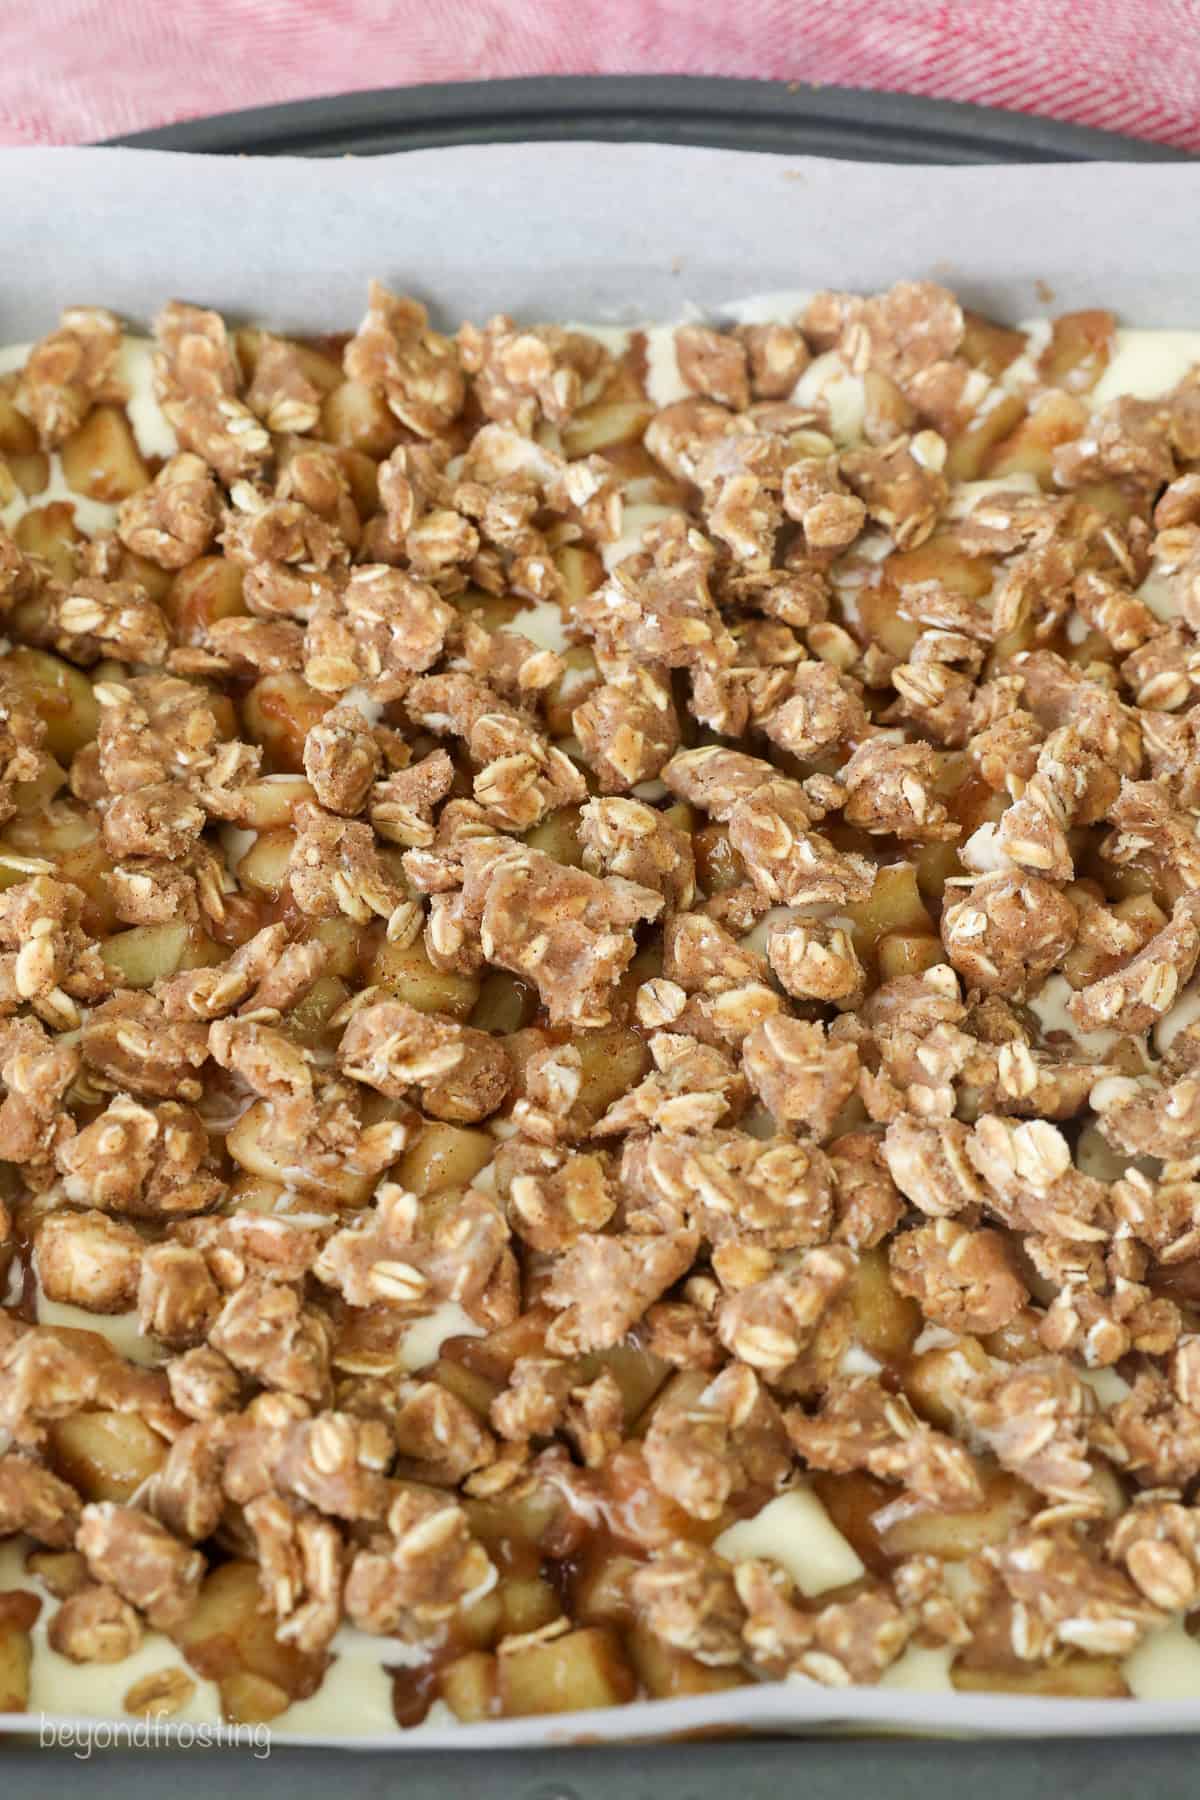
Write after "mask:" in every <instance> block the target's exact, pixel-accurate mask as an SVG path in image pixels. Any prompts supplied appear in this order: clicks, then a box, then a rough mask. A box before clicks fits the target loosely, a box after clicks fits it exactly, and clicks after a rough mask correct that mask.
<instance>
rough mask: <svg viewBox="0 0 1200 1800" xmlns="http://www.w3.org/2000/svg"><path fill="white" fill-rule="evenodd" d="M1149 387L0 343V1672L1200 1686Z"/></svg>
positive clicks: (1163, 663)
mask: <svg viewBox="0 0 1200 1800" xmlns="http://www.w3.org/2000/svg"><path fill="white" fill-rule="evenodd" d="M1197 364H1200V337H1192V336H1191V335H1189V334H1180V333H1175V334H1171V333H1161V334H1160V333H1152V332H1135V331H1125V330H1121V329H1118V327H1117V325H1116V322H1115V321H1114V319H1113V318H1112V316H1111V315H1110V314H1108V313H1106V312H1103V311H1092V312H1082V313H1074V314H1070V315H1066V316H1063V317H1059V318H1056V319H1053V320H1045V321H1041V322H1038V323H1036V324H1034V325H1031V326H1026V327H1023V328H1021V329H1016V328H1009V327H1006V326H1002V325H999V324H995V323H993V322H991V321H989V320H987V319H985V318H983V317H980V316H979V315H977V314H975V313H972V312H971V311H969V310H964V308H963V307H962V306H961V305H960V304H959V302H958V300H957V299H956V298H955V296H954V295H953V294H952V293H950V292H949V291H947V290H946V289H945V288H943V287H940V286H937V285H935V284H933V283H930V282H904V283H901V284H899V285H897V286H896V287H893V288H892V289H891V290H890V291H889V292H887V293H884V294H881V295H878V296H875V297H871V298H860V297H857V296H854V295H850V294H845V293H819V294H814V295H808V296H801V295H794V296H790V297H781V296H775V297H773V299H772V300H771V301H769V302H764V303H762V304H753V305H747V306H743V307H741V308H738V309H732V310H731V312H730V313H729V314H728V315H727V316H726V317H725V318H724V319H722V320H719V321H718V322H717V323H715V324H706V323H699V322H693V323H687V324H683V325H679V326H654V327H646V328H630V329H628V330H626V329H623V328H622V329H618V328H615V327H609V328H600V327H596V328H585V327H582V326H571V325H565V326H554V325H538V326H534V327H531V328H523V327H520V326H518V325H516V324H514V323H513V321H512V320H510V319H509V318H507V317H505V316H503V315H497V316H496V317H494V318H491V319H490V320H488V322H487V323H486V324H485V325H483V326H481V327H479V326H475V325H464V326H462V327H461V329H460V330H459V331H458V332H457V334H455V335H453V336H451V335H446V334H443V333H442V332H440V331H437V330H434V329H433V328H432V327H431V325H430V322H429V319H428V317H427V315H426V312H425V310H424V308H423V307H422V306H421V305H419V304H418V303H417V302H415V301H413V300H411V299H407V298H403V297H401V296H399V295H397V294H394V293H392V292H391V291H389V290H388V289H387V288H385V287H383V286H382V285H380V284H373V286H372V288H371V291H370V296H369V306H368V310H367V313H366V317H365V319H364V320H363V322H362V323H361V325H360V326H359V327H358V329H357V330H356V331H354V332H353V333H343V334H340V335H339V334H332V335H329V336H328V337H323V338H320V339H314V338H308V337H304V338H299V337H288V336H285V335H280V334H279V333H278V332H276V331H273V330H270V329H266V328H262V327H254V328H235V327H234V326H232V325H230V324H227V323H226V322H225V321H224V320H223V319H222V318H221V317H220V316H219V315H218V314H217V313H216V312H212V311H208V310H204V309H202V308H200V307H198V306H194V305H190V304H184V303H181V302H171V303H169V304H166V305H165V306H164V307H163V308H162V310H161V311H160V312H159V314H158V317H157V318H156V320H155V322H154V326H153V338H152V339H148V338H143V337H139V336H137V335H135V334H133V333H131V332H130V331H129V330H127V329H126V327H125V325H124V324H123V323H122V321H120V320H119V319H117V318H116V317H115V316H114V315H113V314H111V313H109V312H107V311H104V310H102V309H100V308H96V307H89V306H80V307H74V308H71V309H69V310H68V311H67V312H65V313H64V314H63V316H62V318H61V321H60V322H59V324H58V326H57V328H56V329H53V330H52V331H50V333H49V335H48V336H46V337H45V338H43V339H42V340H41V341H39V342H37V343H35V344H32V345H24V346H20V347H18V348H16V349H14V350H13V351H12V352H5V353H3V355H0V610H2V617H0V630H2V631H3V633H4V637H3V641H2V643H0V1083H2V1100H0V1300H2V1301H3V1305H2V1308H0V1712H9V1713H20V1712H22V1711H24V1710H31V1709H32V1710H41V1711H43V1712H48V1713H49V1712H62V1713H70V1714H92V1715H106V1716H110V1717H112V1716H116V1717H120V1716H122V1715H123V1714H124V1715H139V1716H140V1715H143V1714H146V1713H153V1714H155V1715H156V1716H173V1717H175V1718H177V1719H181V1720H183V1719H216V1718H222V1717H223V1718H225V1719H229V1720H234V1721H238V1722H244V1723H266V1722H269V1723H272V1724H273V1725H274V1726H275V1727H277V1728H278V1729H279V1730H280V1731H287V1730H297V1731H299V1730H308V1731H318V1732H322V1733H325V1734H329V1733H331V1732H336V1731H342V1732H353V1733H366V1732H388V1731H393V1730H396V1731H398V1730H400V1729H412V1728H416V1727H419V1726H421V1725H422V1723H423V1722H425V1721H427V1720H432V1721H434V1722H438V1721H442V1722H444V1721H447V1720H449V1721H461V1722H463V1723H465V1724H468V1725H469V1724H471V1723H474V1722H477V1721H482V1720H488V1719H493V1718H512V1717H523V1716H533V1715H538V1714H543V1713H555V1712H557V1713H563V1712H575V1711H581V1710H585V1709H589V1708H597V1707H610V1706H617V1705H620V1704H622V1703H624V1702H627V1701H629V1700H631V1699H633V1698H635V1697H638V1696H641V1697H649V1698H655V1697H664V1696H681V1695H695V1696H699V1697H701V1698H702V1699H703V1697H704V1696H706V1695H707V1696H713V1695H716V1694H718V1693H722V1692H724V1691H725V1690H728V1689H731V1688H735V1687H738V1686H740V1685H743V1684H749V1683H752V1682H756V1681H764V1680H767V1681H771V1680H782V1679H785V1678H786V1679H791V1680H795V1681H801V1682H804V1681H806V1682H810V1683H819V1684H826V1685H828V1686H833V1687H846V1686H853V1685H860V1684H871V1683H880V1682H881V1683H883V1684H885V1685H888V1686H906V1685H908V1686H924V1687H933V1688H941V1689H943V1690H945V1691H946V1692H947V1693H952V1692H953V1691H955V1690H973V1691H979V1690H983V1691H1006V1692H1009V1693H1023V1694H1037V1695H1062V1696H1083V1697H1102V1698H1113V1699H1117V1698H1133V1699H1137V1698H1139V1697H1160V1696H1167V1697H1170V1696H1175V1695H1182V1696H1184V1697H1190V1698H1193V1699H1195V1698H1198V1697H1200V1647H1197V1646H1196V1645H1194V1644H1193V1641H1192V1637H1191V1635H1190V1633H1189V1628H1188V1627H1189V1620H1190V1618H1191V1617H1192V1615H1193V1610H1194V1609H1196V1608H1197V1607H1198V1606H1200V1506H1197V1505H1196V1504H1195V1503H1194V1495H1195V1493H1196V1490H1197V1487H1198V1485H1200V1180H1198V1176H1200V978H1198V977H1197V976H1196V968H1197V961H1198V957H1200V837H1198V835H1197V823H1198V819H1200V733H1198V730H1197V726H1195V725H1193V723H1192V721H1193V719H1196V720H1197V721H1200V706H1197V697H1198V694H1200V651H1198V649H1197V634H1198V633H1200V374H1198V371H1197V367H1196V365H1197ZM1194 1327H1195V1329H1193V1328H1194Z"/></svg>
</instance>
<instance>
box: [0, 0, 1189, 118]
mask: <svg viewBox="0 0 1200 1800" xmlns="http://www.w3.org/2000/svg"><path fill="white" fill-rule="evenodd" d="M0 12H2V14H3V16H2V17H0V143H9V144H60V143H67V144H69V143H83V142H87V141H88V140H90V139H95V138H102V137H108V136H112V135H115V134H117V133H120V132H128V131H136V130H138V129H139V128H142V127H145V126H150V125H160V124H164V123H166V122H167V121H169V120H173V119H186V118H192V117H196V116H198V115H201V114H205V113H218V112H227V111H230V110H232V109H233V108H235V107H245V106H260V105H265V104H267V103H268V102H271V101H281V100H298V99H302V98H306V97H309V96H311V95H315V94H336V93H339V92H342V93H344V92H346V91H347V90H348V89H351V88H368V87H387V86H393V85H401V84H406V83H412V82H424V81H475V80H481V79H483V78H485V77H489V76H508V75H567V74H574V75H578V74H621V73H625V74H629V73H647V74H650V73H658V74H681V75H745V76H759V77H777V78H779V79H782V80H788V81H805V82H829V83H838V84H841V85H842V86H846V87H864V88H883V89H892V90H896V91H900V92H904V93H909V94H929V95H935V96H937V97H939V98H941V99H948V100H974V101H978V102H981V103H983V104H985V105H991V106H1003V107H1010V108H1013V109H1015V110H1017V111H1020V112H1031V113H1042V114H1045V115H1047V116H1049V117H1052V118H1056V119H1068V120H1072V121H1074V122H1075V123H1077V124H1081V125H1096V126H1103V127H1105V128H1106V129H1108V130H1110V131H1122V132H1127V133H1130V134H1131V135H1133V136H1136V137H1143V138H1150V139H1153V140H1155V141H1156V142H1158V143H1163V144H1174V145H1178V146H1180V147H1182V148H1185V149H1190V150H1200V48H1198V45H1200V4H1198V3H1197V0H1149V3H1148V4H1147V3H1146V0H1143V3H1142V4H1141V5H1139V4H1138V3H1137V0H940V3H939V0H604V3H603V4H601V3H600V0H422V3H421V4H419V5H414V4H412V0H9V4H8V5H6V6H3V7H2V8H0Z"/></svg>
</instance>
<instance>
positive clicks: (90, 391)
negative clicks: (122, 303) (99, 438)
mask: <svg viewBox="0 0 1200 1800" xmlns="http://www.w3.org/2000/svg"><path fill="white" fill-rule="evenodd" d="M120 347H121V322H120V320H119V319H118V318H117V316H116V314H115V313H111V312H107V311H106V310H105V309H104V308H103V307H100V306H69V307H67V308H66V310H65V311H64V312H63V315H62V318H61V320H60V321H59V326H58V330H57V331H52V332H51V333H50V335H49V336H48V337H44V338H42V339H40V340H39V342H38V343H36V344H35V345H34V346H33V349H32V350H31V351H30V352H29V356H28V357H27V359H26V362H25V366H24V368H23V369H22V370H21V375H20V379H19V381H18V383H17V390H16V404H17V405H18V407H19V408H20V410H21V411H22V412H23V413H25V415H26V416H27V417H28V418H29V419H30V420H31V421H32V423H33V425H34V428H35V429H36V431H37V434H38V442H39V443H40V444H41V446H42V448H43V449H44V450H54V449H57V447H58V445H59V444H61V443H62V442H63V440H64V438H68V437H70V435H71V433H72V432H73V431H75V430H77V429H78V427H79V426H80V425H82V423H83V421H84V420H85V419H86V418H87V416H88V414H89V413H90V412H91V410H92V407H93V405H94V404H95V402H96V400H97V399H98V398H99V397H100V395H101V393H102V392H104V390H105V389H107V388H109V387H110V386H111V385H112V378H113V369H114V364H115V363H116V359H117V352H118V351H119V349H120Z"/></svg>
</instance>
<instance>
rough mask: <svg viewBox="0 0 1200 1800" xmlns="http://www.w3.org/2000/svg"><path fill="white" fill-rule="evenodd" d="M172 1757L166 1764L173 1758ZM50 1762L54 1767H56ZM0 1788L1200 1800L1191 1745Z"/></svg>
mask: <svg viewBox="0 0 1200 1800" xmlns="http://www.w3.org/2000/svg"><path fill="white" fill-rule="evenodd" d="M167 1755H169V1756H170V1760H169V1762H166V1763H164V1761H163V1758H164V1756H167ZM47 1757H49V1758H50V1759H51V1760H50V1761H47V1760H46V1759H47ZM0 1781H2V1783H3V1791H4V1793H5V1795H12V1796H14V1800H18V1797H19V1800H25V1796H27V1795H28V1796H30V1800H33V1797H34V1796H39V1797H40V1796H41V1795H43V1794H47V1793H50V1792H57V1791H58V1790H59V1789H60V1788H66V1787H68V1786H69V1784H71V1783H72V1782H75V1781H77V1782H78V1784H79V1787H78V1791H79V1793H80V1794H81V1795H86V1796H87V1800H162V1795H163V1790H164V1786H166V1787H167V1788H168V1789H169V1792H170V1795H171V1800H213V1795H214V1794H216V1793H222V1792H223V1793H227V1794H230V1795H243V1794H248V1793H250V1792H253V1793H254V1795H255V1800H328V1796H329V1795H330V1794H336V1795H337V1797H338V1800H395V1797H396V1796H398V1795H403V1796H404V1797H405V1800H729V1796H730V1795H731V1794H734V1793H736V1795H737V1797H738V1800H779V1797H780V1796H781V1795H785V1794H787V1795H802V1796H803V1800H876V1797H877V1796H879V1795H884V1794H886V1796H887V1800H961V1796H962V1795H963V1794H964V1793H966V1792H968V1791H969V1792H970V1794H971V1795H972V1800H1030V1797H1031V1796H1035V1795H1043V1794H1052V1795H1053V1796H1054V1797H1055V1800H1128V1797H1129V1796H1130V1795H1131V1794H1133V1793H1135V1792H1136V1793H1150V1794H1153V1796H1154V1800H1183V1797H1184V1796H1185V1795H1186V1796H1187V1797H1188V1800H1194V1795H1195V1792H1196V1778H1195V1774H1194V1754H1193V1753H1192V1751H1191V1747H1190V1745H1189V1743H1188V1740H1186V1739H1183V1738H1174V1739H1169V1738H1136V1739H1132V1740H1126V1741H1125V1742H1123V1743H1122V1742H1120V1741H1119V1740H1114V1739H1112V1738H1109V1739H1106V1740H1105V1741H1104V1742H1094V1741H1093V1742H1092V1743H1085V1742H1081V1741H1079V1740H1075V1741H1072V1742H1064V1741H1061V1740H1060V1741H1057V1742H1055V1741H1049V1740H1046V1741H1042V1742H1034V1743H1009V1744H988V1745H983V1744H966V1743H932V1744H914V1743H906V1742H900V1741H894V1740H878V1739H877V1740H873V1741H868V1742H856V1743H849V1742H844V1741H843V1742H838V1743H830V1742H820V1741H814V1742H809V1743H803V1742H792V1741H788V1742H774V1743H764V1742H757V1743H748V1742H741V1743H713V1744H675V1745H669V1744H664V1745H660V1746H657V1747H656V1746H654V1745H644V1744H643V1745H639V1746H638V1747H637V1748H636V1749H633V1750H594V1749H586V1748H582V1747H581V1748H579V1749H564V1750H550V1751H534V1752H530V1751H505V1752H503V1753H502V1754H500V1755H499V1756H469V1755H460V1754H459V1753H458V1752H455V1751H444V1752H436V1751H435V1752H432V1753H430V1752H425V1753H422V1754H415V1755H410V1754H405V1755H404V1756H400V1757H397V1756H387V1755H380V1756H371V1755H362V1756H354V1755H350V1754H347V1753H346V1752H344V1751H337V1750H277V1751H275V1752H274V1753H273V1754H272V1755H271V1756H270V1757H269V1758H267V1759H266V1760H264V1761H255V1760H254V1758H253V1757H252V1756H250V1755H249V1754H248V1753H245V1752H241V1751H190V1752H184V1751H179V1752H176V1753H168V1752H161V1751H160V1752H158V1753H157V1754H155V1753H153V1752H147V1751H143V1752H140V1753H138V1752H135V1753H130V1752H113V1753H108V1754H105V1753H103V1752H99V1751H97V1752H96V1753H95V1754H94V1755H93V1756H92V1757H91V1759H90V1760H89V1761H87V1762H84V1763H79V1762H75V1761H73V1760H72V1759H71V1756H70V1752H69V1751H66V1750H63V1751H57V1752H54V1751H38V1750H16V1749H5V1748H4V1747H3V1746H0Z"/></svg>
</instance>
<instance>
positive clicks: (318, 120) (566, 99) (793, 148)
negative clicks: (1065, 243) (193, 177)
mask: <svg viewBox="0 0 1200 1800" xmlns="http://www.w3.org/2000/svg"><path fill="white" fill-rule="evenodd" d="M564 138H586V139H597V140H603V141H609V142H651V143H663V144H705V145H708V146H709V147H710V148H713V149H722V150H767V151H771V150H775V151H780V152H785V153H787V154H788V155H790V156H798V155H808V156H840V157H848V158H851V159H853V160H855V161H860V162H870V161H882V162H898V163H1005V162H1101V161H1121V162H1173V161H1177V160H1184V153H1183V152H1182V151H1179V150H1170V149H1166V148H1164V147H1163V146H1162V145H1158V144H1144V143H1139V142H1137V141H1136V140H1134V139H1132V138H1123V137H1118V136H1116V135H1115V134H1114V133H1112V132H1107V131H1092V130H1089V129H1088V128H1087V127H1086V126H1082V125H1065V124H1062V123H1060V122H1059V121H1057V120H1054V119H1039V118H1036V117H1034V116H1033V115H1031V114H1027V113H1011V112H1000V111H996V110H993V109H991V108H988V107H982V106H964V105H962V104H959V103H958V102H955V101H949V100H925V99H921V98H919V97H914V96H911V95H908V94H873V93H866V92H863V91H860V90H855V89H851V88H836V87H810V86H809V85H808V84H807V83H805V82H782V81H733V80H726V79H724V78H722V77H715V76H692V75H566V76H536V77H533V78H531V79H527V80H520V81H467V82H442V83H435V84H431V85H429V86H426V87H408V88H376V89H373V90H370V91H368V92H366V93H361V94H331V95H328V96H325V97H324V98H322V99H319V100H300V101H295V102H293V103H292V104H290V105H286V106H263V107H255V108H253V109H252V110H250V111H246V112H233V113H222V114H219V115H217V116H216V117H213V118H207V119H186V120H184V121H183V122H182V123H180V124H176V125H163V126H160V127H158V128H157V129H156V130H153V131H140V132H135V133H133V134H132V135H131V136H128V137H122V138H114V139H113V140H112V142H114V143H117V144H129V145H133V146H135V147H137V146H140V147H142V148H144V149H149V150H192V151H207V152H209V153H210V154H212V153H217V154H241V155H256V156H346V155H359V156H373V155H380V154H382V153H383V152H385V151H391V150H425V149H433V148H437V147H439V146H442V145H446V144H489V143H497V144H499V143H516V142H522V141H528V140H529V139H533V140H535V141H548V140H551V139H560V140H561V139H564Z"/></svg>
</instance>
